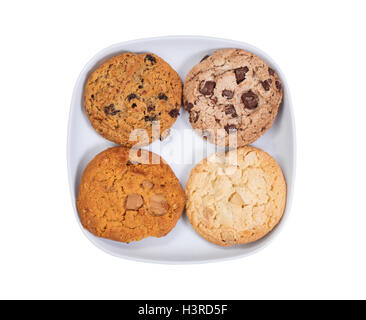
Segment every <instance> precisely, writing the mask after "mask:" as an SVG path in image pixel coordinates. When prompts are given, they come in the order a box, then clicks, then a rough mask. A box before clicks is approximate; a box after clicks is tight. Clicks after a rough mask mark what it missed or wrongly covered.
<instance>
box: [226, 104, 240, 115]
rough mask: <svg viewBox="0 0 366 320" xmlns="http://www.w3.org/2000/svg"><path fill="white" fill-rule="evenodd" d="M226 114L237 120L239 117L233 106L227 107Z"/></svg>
mask: <svg viewBox="0 0 366 320" xmlns="http://www.w3.org/2000/svg"><path fill="white" fill-rule="evenodd" d="M225 114H227V115H231V116H232V117H233V118H236V117H237V116H238V114H237V113H236V110H235V107H234V105H232V104H228V105H227V106H225Z"/></svg>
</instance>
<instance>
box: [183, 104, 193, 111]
mask: <svg viewBox="0 0 366 320" xmlns="http://www.w3.org/2000/svg"><path fill="white" fill-rule="evenodd" d="M193 107H194V105H193V103H190V102H186V104H185V109H186V110H187V111H188V112H190V111H191V110H192V109H193Z"/></svg>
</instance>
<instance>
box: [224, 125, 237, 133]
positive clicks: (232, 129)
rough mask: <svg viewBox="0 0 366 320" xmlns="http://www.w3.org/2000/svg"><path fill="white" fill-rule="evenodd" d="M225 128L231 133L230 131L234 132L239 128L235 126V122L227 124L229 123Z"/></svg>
mask: <svg viewBox="0 0 366 320" xmlns="http://www.w3.org/2000/svg"><path fill="white" fill-rule="evenodd" d="M224 129H225V131H226V132H227V133H228V134H230V133H232V132H233V131H236V130H237V128H236V126H235V125H233V124H227V125H226V126H225V127H224Z"/></svg>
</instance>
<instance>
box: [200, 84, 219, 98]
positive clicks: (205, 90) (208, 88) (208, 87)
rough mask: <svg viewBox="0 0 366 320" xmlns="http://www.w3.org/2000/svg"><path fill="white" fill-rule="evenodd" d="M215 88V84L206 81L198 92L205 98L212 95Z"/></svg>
mask: <svg viewBox="0 0 366 320" xmlns="http://www.w3.org/2000/svg"><path fill="white" fill-rule="evenodd" d="M215 87H216V82H214V81H206V82H205V84H204V86H203V87H202V88H201V89H200V92H201V93H202V94H203V95H205V96H210V95H212V94H213V92H214V89H215Z"/></svg>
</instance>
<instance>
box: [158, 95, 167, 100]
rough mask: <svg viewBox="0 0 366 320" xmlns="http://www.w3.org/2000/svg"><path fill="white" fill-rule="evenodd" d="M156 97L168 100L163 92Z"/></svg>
mask: <svg viewBox="0 0 366 320" xmlns="http://www.w3.org/2000/svg"><path fill="white" fill-rule="evenodd" d="M158 98H159V100H165V101H167V100H168V97H167V96H166V95H165V94H164V93H159V95H158Z"/></svg>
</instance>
